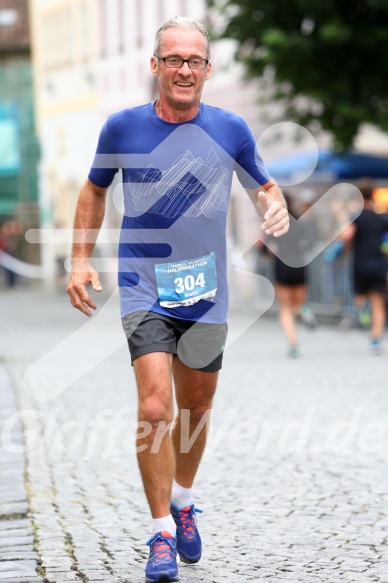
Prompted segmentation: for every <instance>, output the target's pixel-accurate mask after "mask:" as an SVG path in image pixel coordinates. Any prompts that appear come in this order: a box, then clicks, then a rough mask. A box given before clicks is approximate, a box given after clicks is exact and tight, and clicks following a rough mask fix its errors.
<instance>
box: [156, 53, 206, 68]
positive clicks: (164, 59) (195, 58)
mask: <svg viewBox="0 0 388 583" xmlns="http://www.w3.org/2000/svg"><path fill="white" fill-rule="evenodd" d="M154 56H155V57H156V58H157V59H159V61H163V63H164V65H165V67H167V69H180V68H181V67H183V65H184V64H185V63H187V66H188V67H189V69H192V70H193V71H203V70H204V69H206V67H207V66H208V64H209V63H210V59H203V58H202V57H191V58H190V59H182V57H175V56H173V55H171V56H170V57H159V56H158V55H154ZM167 59H179V60H180V61H182V63H181V64H180V65H179V67H171V66H169V65H167V64H166V60H167ZM195 60H197V61H204V62H205V65H204V67H201V68H200V69H198V68H195V67H190V61H195Z"/></svg>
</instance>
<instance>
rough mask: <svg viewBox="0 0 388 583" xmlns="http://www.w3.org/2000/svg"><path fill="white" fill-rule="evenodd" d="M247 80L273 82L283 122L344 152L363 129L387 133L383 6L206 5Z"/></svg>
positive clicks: (300, 2)
mask: <svg viewBox="0 0 388 583" xmlns="http://www.w3.org/2000/svg"><path fill="white" fill-rule="evenodd" d="M208 5H209V7H213V8H215V9H216V10H217V11H218V10H220V11H221V12H222V13H223V15H224V18H225V26H224V28H223V30H222V31H221V33H218V34H217V37H218V38H232V39H235V40H236V41H237V43H238V44H237V47H238V48H237V53H236V57H237V59H238V60H239V61H242V62H243V63H244V65H245V69H246V72H247V76H248V77H249V78H256V77H262V78H263V79H265V78H271V77H272V78H273V81H274V84H273V87H274V90H273V91H272V94H271V96H270V98H271V99H272V100H273V99H275V100H282V101H283V103H284V104H285V107H286V112H285V115H286V117H287V118H288V119H292V120H293V121H295V122H297V123H299V124H301V125H303V126H304V127H308V128H311V127H314V126H316V125H317V123H316V122H318V123H319V127H321V128H323V129H324V130H327V131H329V132H330V133H331V135H332V137H333V141H334V144H335V146H336V147H337V149H339V150H341V149H345V148H348V147H351V146H352V144H353V142H354V139H355V137H356V135H357V133H358V130H359V128H360V126H361V124H363V123H371V124H373V125H375V126H377V127H379V128H380V129H382V130H383V131H388V58H387V53H386V51H387V47H388V0H240V1H234V0H208Z"/></svg>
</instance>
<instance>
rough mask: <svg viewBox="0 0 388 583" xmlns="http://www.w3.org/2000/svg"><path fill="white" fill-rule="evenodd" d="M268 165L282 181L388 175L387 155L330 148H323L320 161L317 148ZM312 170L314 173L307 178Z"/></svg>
mask: <svg viewBox="0 0 388 583" xmlns="http://www.w3.org/2000/svg"><path fill="white" fill-rule="evenodd" d="M266 166H267V169H268V171H269V173H270V175H271V176H272V177H273V178H275V180H277V181H278V182H279V184H282V183H283V184H297V183H298V182H302V181H303V182H305V181H306V182H335V181H337V180H344V179H345V180H346V179H347V180H357V179H359V178H372V179H388V157H387V158H384V157H383V156H373V155H371V154H360V153H356V152H345V153H344V154H336V153H335V152H332V151H330V150H320V151H319V154H318V162H317V160H316V153H315V152H306V153H300V154H294V155H291V156H287V157H285V158H281V159H279V160H276V161H274V162H272V163H269V164H267V165H266ZM310 172H311V173H312V174H311V175H310V176H309V177H308V178H307V175H308V174H309V173H310ZM299 179H300V180H299Z"/></svg>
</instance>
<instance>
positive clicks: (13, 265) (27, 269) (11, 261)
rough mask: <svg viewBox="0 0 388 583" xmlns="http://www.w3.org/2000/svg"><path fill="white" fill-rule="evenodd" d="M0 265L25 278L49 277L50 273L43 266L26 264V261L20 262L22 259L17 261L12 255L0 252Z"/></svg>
mask: <svg viewBox="0 0 388 583" xmlns="http://www.w3.org/2000/svg"><path fill="white" fill-rule="evenodd" d="M0 265H2V266H3V267H5V268H6V269H9V271H13V272H14V273H17V274H18V275H22V276H24V277H30V278H36V279H44V278H46V277H49V271H48V270H47V269H45V268H44V267H42V266H41V265H32V264H31V263H24V261H20V259H16V257H12V255H8V253H5V252H4V251H0Z"/></svg>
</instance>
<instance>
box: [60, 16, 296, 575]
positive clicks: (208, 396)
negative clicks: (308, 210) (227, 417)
mask: <svg viewBox="0 0 388 583" xmlns="http://www.w3.org/2000/svg"><path fill="white" fill-rule="evenodd" d="M211 71H212V64H211V62H210V41H209V35H208V32H207V30H206V29H205V27H204V26H203V25H202V24H200V23H197V22H195V21H193V20H190V19H187V18H181V17H176V18H174V19H171V20H169V21H167V22H165V23H164V24H163V25H162V27H161V28H160V29H159V31H158V32H157V35H156V40H155V47H154V54H153V56H152V57H151V73H152V75H153V76H154V77H155V78H156V79H157V82H158V88H159V98H158V99H157V100H156V101H155V102H153V103H148V104H146V105H143V106H139V107H135V108H131V109H126V110H124V111H122V112H119V113H117V114H113V115H112V116H110V117H109V118H108V120H107V122H106V124H105V125H104V127H103V129H102V131H101V134H100V139H99V143H98V147H97V158H96V160H97V161H100V163H97V162H96V163H95V164H94V165H93V168H92V169H91V171H90V173H89V177H88V181H87V183H86V184H85V186H84V187H83V188H82V190H81V192H80V196H79V200H78V204H77V210H76V217H75V224H74V226H75V230H76V232H77V233H78V236H77V239H76V240H75V241H74V244H73V251H72V258H73V260H72V273H71V276H70V280H69V284H68V293H69V296H70V298H71V302H72V305H73V306H74V307H75V308H77V309H79V310H81V312H83V313H84V314H86V315H88V316H90V315H91V311H90V309H92V310H94V309H96V305H95V303H94V302H93V300H92V299H91V297H90V296H89V294H88V293H87V291H86V287H85V286H86V285H88V284H92V286H93V288H94V290H96V291H101V289H102V286H101V284H100V282H99V276H98V273H97V272H96V271H95V270H94V269H93V267H92V266H91V264H90V257H91V254H92V251H93V246H94V240H92V239H91V238H89V239H88V230H89V229H91V230H92V232H95V231H98V230H99V229H100V227H101V224H102V220H103V217H104V212H105V198H106V192H107V189H108V187H109V186H110V185H111V183H112V181H113V178H114V176H115V174H116V172H117V171H118V170H119V168H120V169H121V170H122V180H123V189H124V202H125V216H124V217H123V223H122V231H121V239H120V246H119V286H120V300H121V316H122V322H123V328H124V331H125V333H126V336H127V339H128V345H129V349H130V352H131V357H132V363H133V367H134V371H135V377H136V382H137V389H138V420H139V422H141V423H142V425H144V424H146V425H147V427H149V428H150V432H149V433H148V434H146V435H139V436H138V439H137V452H138V463H139V467H140V473H141V476H142V480H143V485H144V489H145V493H146V497H147V500H148V504H149V507H150V511H151V515H152V532H151V535H152V536H151V538H150V540H149V541H148V544H149V546H150V556H149V560H148V563H147V566H146V581H148V582H153V581H177V580H178V579H179V577H178V568H177V552H178V553H179V555H180V558H181V559H182V560H183V561H184V562H186V563H196V562H197V561H198V560H199V559H200V557H201V538H200V536H199V533H198V529H197V525H196V519H195V513H196V512H197V510H196V509H195V507H194V504H193V503H192V488H193V483H194V478H195V475H196V473H197V469H198V466H199V463H200V460H201V457H202V454H203V451H204V448H205V443H206V426H203V427H202V428H201V427H200V428H199V430H198V435H197V437H196V439H195V440H194V443H192V444H191V449H190V450H189V451H188V452H185V451H182V449H181V444H180V441H181V429H182V426H183V423H188V427H187V428H186V430H187V431H188V433H189V435H190V436H192V435H193V433H194V432H195V431H196V429H197V427H198V426H199V425H198V424H199V423H200V421H201V420H202V419H203V416H204V414H207V413H209V412H210V410H211V407H212V400H213V397H214V394H215V391H216V386H217V379H218V372H219V370H220V368H221V362H222V356H223V349H224V346H225V338H226V330H227V328H226V318H227V307H228V288H227V281H226V271H227V270H226V212H227V208H228V203H229V197H230V188H231V182H232V176H233V171H234V170H235V169H236V171H237V174H238V177H239V179H240V182H241V183H242V184H243V186H244V187H245V188H246V189H247V192H248V194H249V195H250V197H251V199H252V201H253V202H254V204H255V205H256V207H257V208H258V210H261V212H262V214H263V215H264V222H263V224H262V228H263V229H264V231H265V232H266V233H267V234H273V235H274V236H279V235H282V234H284V233H286V231H287V229H288V222H289V218H288V213H287V209H286V204H285V201H284V198H283V196H282V193H281V191H280V190H279V188H278V187H277V185H276V184H275V183H274V181H273V180H271V178H270V176H269V174H268V172H267V170H266V169H265V167H264V165H263V163H262V160H261V158H260V156H259V154H258V152H257V147H256V140H255V138H254V136H253V134H252V133H251V131H250V130H249V128H248V126H247V124H246V123H245V122H244V120H243V119H242V118H240V117H239V116H237V115H235V114H233V113H230V112H227V111H225V110H221V109H218V108H214V107H210V106H207V105H205V104H203V103H202V102H201V94H202V90H203V86H204V84H205V82H206V80H207V79H208V78H209V77H210V75H211ZM150 154H152V155H153V158H152V163H151V162H150V161H149V160H150V159H149V158H148V159H147V160H148V162H147V163H146V164H144V165H143V167H141V168H139V164H141V162H139V160H141V159H142V156H143V158H144V156H145V155H150ZM131 155H134V156H135V157H136V158H135V160H136V163H135V162H133V164H132V166H131V165H130V164H128V165H126V163H127V162H126V161H127V160H130V156H131ZM158 156H159V158H158ZM120 157H122V162H120ZM133 159H134V158H133ZM101 160H102V162H101ZM112 161H113V162H112ZM112 164H113V166H112ZM128 166H131V167H128ZM134 166H136V167H134ZM154 231H155V235H154V238H153V232H154ZM80 233H81V237H80V235H79V234H80ZM151 243H152V244H151ZM166 249H167V250H166ZM163 258H168V260H167V259H164V260H163ZM186 338H188V339H189V340H188V341H187V342H185V339H186ZM198 356H201V358H198ZM173 383H174V385H175V397H176V401H177V409H178V416H177V418H176V420H175V422H174V424H173V430H172V436H171V435H170V431H169V430H168V429H169V427H170V425H172V422H173V417H172V415H173ZM182 411H186V412H187V411H188V412H189V414H190V415H189V419H188V421H186V420H185V421H184V420H183V414H182ZM161 426H162V427H167V431H164V433H162V437H161V439H160V443H159V444H158V447H156V448H155V447H154V448H153V445H154V440H155V437H156V435H158V429H159V428H160V427H161ZM143 433H144V432H143Z"/></svg>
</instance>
